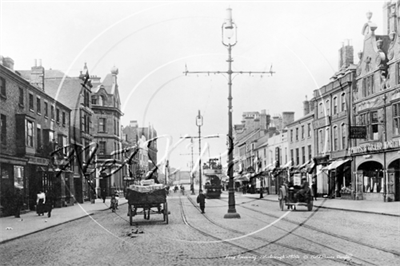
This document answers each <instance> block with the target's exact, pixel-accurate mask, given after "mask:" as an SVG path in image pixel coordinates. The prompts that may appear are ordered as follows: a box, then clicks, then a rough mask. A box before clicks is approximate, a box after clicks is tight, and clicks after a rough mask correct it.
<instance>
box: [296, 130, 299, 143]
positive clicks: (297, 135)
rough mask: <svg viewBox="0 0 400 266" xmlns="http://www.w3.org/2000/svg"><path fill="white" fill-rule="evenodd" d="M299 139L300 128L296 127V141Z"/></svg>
mask: <svg viewBox="0 0 400 266" xmlns="http://www.w3.org/2000/svg"><path fill="white" fill-rule="evenodd" d="M298 140H299V128H298V127H296V141H298Z"/></svg>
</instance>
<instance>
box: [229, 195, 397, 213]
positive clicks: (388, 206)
mask: <svg viewBox="0 0 400 266" xmlns="http://www.w3.org/2000/svg"><path fill="white" fill-rule="evenodd" d="M236 193H237V194H239V195H242V196H244V197H248V198H254V199H259V198H260V194H242V193H241V192H236ZM262 200H268V201H275V202H277V204H276V206H277V208H278V195H267V194H264V198H263V199H262ZM314 208H324V209H333V210H341V211H350V212H362V213H373V214H380V215H389V216H397V217H400V201H396V202H380V201H368V200H346V199H340V198H336V199H328V198H317V200H316V201H314Z"/></svg>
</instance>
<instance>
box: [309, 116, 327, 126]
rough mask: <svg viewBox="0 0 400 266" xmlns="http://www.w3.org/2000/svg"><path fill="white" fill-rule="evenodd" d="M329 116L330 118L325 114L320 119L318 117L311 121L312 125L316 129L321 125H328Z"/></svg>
mask: <svg viewBox="0 0 400 266" xmlns="http://www.w3.org/2000/svg"><path fill="white" fill-rule="evenodd" d="M330 118H331V117H330V116H326V117H323V118H321V119H318V120H316V121H314V122H313V127H314V128H315V129H318V128H321V127H326V126H329V125H330V122H331V119H330Z"/></svg>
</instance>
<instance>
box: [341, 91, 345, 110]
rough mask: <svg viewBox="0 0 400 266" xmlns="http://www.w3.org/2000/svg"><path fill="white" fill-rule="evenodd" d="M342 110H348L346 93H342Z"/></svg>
mask: <svg viewBox="0 0 400 266" xmlns="http://www.w3.org/2000/svg"><path fill="white" fill-rule="evenodd" d="M341 103H342V112H344V111H346V93H344V92H343V93H342V96H341Z"/></svg>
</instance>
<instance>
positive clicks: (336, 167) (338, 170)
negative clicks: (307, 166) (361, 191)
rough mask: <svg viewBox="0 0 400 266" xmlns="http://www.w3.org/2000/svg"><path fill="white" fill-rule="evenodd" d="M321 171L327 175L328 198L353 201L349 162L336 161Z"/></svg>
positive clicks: (348, 160)
mask: <svg viewBox="0 0 400 266" xmlns="http://www.w3.org/2000/svg"><path fill="white" fill-rule="evenodd" d="M321 170H322V171H324V172H326V174H327V182H328V184H327V185H328V197H330V198H335V197H342V196H343V198H346V199H353V198H354V193H353V192H352V189H351V160H350V159H337V160H335V161H332V162H331V163H330V164H329V165H327V166H325V167H323V168H322V169H321Z"/></svg>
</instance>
